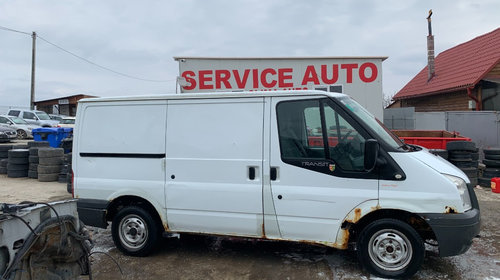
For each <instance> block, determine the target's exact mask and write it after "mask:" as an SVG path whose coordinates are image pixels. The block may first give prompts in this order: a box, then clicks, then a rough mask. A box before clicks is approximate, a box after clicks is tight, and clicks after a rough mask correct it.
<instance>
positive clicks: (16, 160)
mask: <svg viewBox="0 0 500 280" xmlns="http://www.w3.org/2000/svg"><path fill="white" fill-rule="evenodd" d="M9 163H13V164H28V163H29V161H28V158H26V157H13V158H10V159H9Z"/></svg>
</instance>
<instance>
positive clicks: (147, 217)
mask: <svg viewBox="0 0 500 280" xmlns="http://www.w3.org/2000/svg"><path fill="white" fill-rule="evenodd" d="M111 233H112V235H113V241H114V242H115V245H116V247H117V248H118V249H119V250H120V251H122V252H123V253H124V254H126V255H130V256H147V255H149V254H150V253H151V252H152V251H153V250H154V249H155V246H156V245H157V244H156V243H157V242H158V239H159V237H160V231H159V227H158V224H157V223H156V222H155V220H154V219H153V217H152V216H151V214H150V213H149V212H148V211H146V210H144V209H143V208H140V207H137V206H128V207H125V208H123V209H121V210H120V211H119V212H118V213H117V214H116V216H115V218H114V219H113V223H112V225H111Z"/></svg>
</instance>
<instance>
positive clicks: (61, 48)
mask: <svg viewBox="0 0 500 280" xmlns="http://www.w3.org/2000/svg"><path fill="white" fill-rule="evenodd" d="M0 29H1V30H5V31H11V32H17V33H21V34H26V35H30V36H31V35H32V34H31V33H28V32H23V31H19V30H15V29H11V28H7V27H4V26H0ZM36 37H37V38H39V39H40V40H42V41H44V42H45V43H47V44H49V45H51V46H53V47H55V48H57V49H59V50H61V51H63V52H65V53H67V54H70V55H72V56H74V57H76V58H78V59H80V60H83V61H85V62H87V63H89V64H92V65H94V66H96V67H99V68H101V69H103V70H106V71H109V72H112V73H114V74H117V75H120V76H123V77H127V78H129V79H134V80H140V81H146V82H154V83H166V82H172V81H175V79H171V80H152V79H144V78H140V77H135V76H132V75H128V74H125V73H122V72H118V71H116V70H113V69H111V68H108V67H106V66H102V65H100V64H98V63H95V62H93V61H90V60H88V59H86V58H84V57H82V56H79V55H77V54H75V53H73V52H71V51H68V50H66V49H65V48H63V47H60V46H58V45H56V44H54V43H52V42H50V41H48V40H47V39H45V38H43V37H41V36H40V35H38V34H36Z"/></svg>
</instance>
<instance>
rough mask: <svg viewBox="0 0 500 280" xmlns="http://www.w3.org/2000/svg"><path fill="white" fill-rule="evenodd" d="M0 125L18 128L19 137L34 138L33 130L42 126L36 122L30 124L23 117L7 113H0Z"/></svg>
mask: <svg viewBox="0 0 500 280" xmlns="http://www.w3.org/2000/svg"><path fill="white" fill-rule="evenodd" d="M0 126H3V127H9V128H12V129H14V130H16V132H17V139H26V138H33V134H32V133H31V131H32V130H33V129H35V128H39V127H41V126H39V125H36V124H29V123H27V122H26V121H25V120H23V119H21V118H18V117H14V116H7V115H0Z"/></svg>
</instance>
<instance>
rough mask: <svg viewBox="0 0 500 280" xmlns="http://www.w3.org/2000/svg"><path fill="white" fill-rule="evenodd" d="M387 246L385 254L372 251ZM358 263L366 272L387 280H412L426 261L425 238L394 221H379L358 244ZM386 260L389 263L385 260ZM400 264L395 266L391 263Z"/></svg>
mask: <svg viewBox="0 0 500 280" xmlns="http://www.w3.org/2000/svg"><path fill="white" fill-rule="evenodd" d="M375 245H376V246H377V247H381V246H384V250H383V251H382V250H376V249H374V248H373V247H375ZM357 247H358V250H357V254H358V259H359V261H360V262H361V264H362V265H363V267H365V269H366V270H368V271H369V272H371V273H372V274H374V275H377V276H379V277H385V278H403V279H406V278H409V277H411V276H412V275H414V274H415V273H416V272H417V271H418V269H419V268H420V266H421V265H422V262H423V260H424V255H425V247H424V242H423V241H422V238H421V237H420V235H419V234H418V233H417V231H416V230H415V229H414V228H412V227H411V226H410V225H408V224H406V223H404V222H402V221H399V220H395V219H380V220H376V221H374V222H372V223H370V224H368V225H367V226H366V227H365V228H364V229H363V230H362V231H361V234H360V235H359V238H358V242H357ZM384 258H385V259H386V260H384ZM389 258H390V261H391V262H394V260H399V262H396V263H389V262H388V261H387V259H389Z"/></svg>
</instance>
